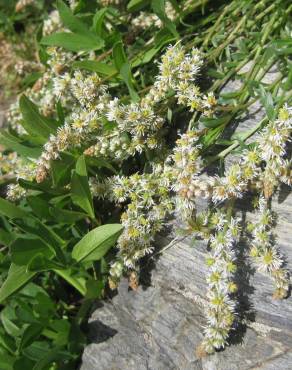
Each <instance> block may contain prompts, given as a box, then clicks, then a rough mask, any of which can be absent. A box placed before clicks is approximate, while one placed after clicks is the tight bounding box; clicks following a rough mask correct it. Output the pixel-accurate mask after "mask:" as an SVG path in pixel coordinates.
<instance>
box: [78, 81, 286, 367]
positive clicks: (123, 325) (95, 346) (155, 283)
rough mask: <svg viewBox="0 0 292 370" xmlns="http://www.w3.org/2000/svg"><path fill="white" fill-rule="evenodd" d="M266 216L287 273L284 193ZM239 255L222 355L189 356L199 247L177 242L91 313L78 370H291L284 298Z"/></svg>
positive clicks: (202, 272)
mask: <svg viewBox="0 0 292 370" xmlns="http://www.w3.org/2000/svg"><path fill="white" fill-rule="evenodd" d="M272 77H273V76H272ZM271 79H272V78H271ZM263 116H264V112H263V111H262V110H261V109H260V105H259V104H254V105H253V106H252V107H251V109H250V114H249V115H248V116H247V117H243V118H242V121H241V122H237V124H239V125H238V127H237V132H238V131H239V132H240V131H244V130H247V129H250V128H251V127H253V126H254V124H255V122H258V121H259V120H260V119H261V118H262V117H263ZM233 159H234V158H233ZM237 207H238V214H239V215H241V217H242V218H243V219H245V218H246V217H247V218H250V217H252V216H251V215H250V212H249V210H248V202H246V201H241V202H239V203H238V205H237ZM273 209H274V210H275V211H276V212H277V213H278V220H277V227H276V230H275V231H276V233H277V235H278V239H277V243H278V245H279V248H280V250H281V252H282V253H283V254H284V255H285V257H286V259H287V267H288V268H289V270H290V271H292V246H291V242H292V233H291V230H292V195H291V194H290V193H289V189H288V188H287V187H282V188H281V189H280V191H279V193H278V194H277V195H275V196H274V201H273ZM173 237H174V236H173V235H170V236H169V237H168V238H160V240H158V241H157V245H159V248H163V246H165V245H167V244H168V243H169V242H170V241H171V240H172V239H173ZM246 250H247V246H246V245H243V244H242V245H240V248H239V251H238V261H239V271H238V275H237V282H238V285H239V292H238V300H239V307H238V310H239V319H240V320H239V322H241V324H238V328H237V330H236V331H234V333H233V334H232V336H231V340H230V345H229V346H228V347H227V348H226V349H225V350H224V351H221V352H217V353H216V354H214V355H212V356H209V357H207V358H203V359H198V358H197V357H196V354H195V348H196V346H198V344H199V343H200V342H201V340H202V338H203V327H204V325H205V319H204V313H203V311H204V310H203V308H204V305H205V304H206V297H205V294H206V282H205V277H206V273H207V271H206V266H205V256H206V245H205V244H204V243H203V242H202V241H197V240H196V241H192V240H190V239H184V240H180V241H178V242H177V243H176V244H173V245H172V247H171V248H168V249H165V250H164V251H163V252H162V253H161V254H160V255H159V258H157V259H156V261H154V262H153V265H154V267H153V266H151V265H150V264H148V265H147V266H145V268H144V274H145V275H146V276H144V280H146V283H145V285H144V286H143V285H142V286H140V287H139V289H138V291H136V292H134V291H130V290H128V283H127V282H126V281H123V282H122V283H121V285H120V287H119V291H118V294H117V295H116V296H115V297H114V298H113V299H112V300H109V301H107V302H104V303H102V304H101V306H100V307H99V308H97V309H96V310H95V311H94V313H93V315H92V317H91V319H90V323H89V326H90V333H91V344H90V345H88V346H87V348H86V349H85V351H84V354H83V361H82V365H81V370H246V369H254V370H256V369H261V370H276V369H277V370H278V369H279V370H291V369H292V298H291V297H290V298H288V299H286V300H284V301H276V300H273V299H272V293H273V286H272V281H271V280H270V279H269V278H268V277H267V276H264V275H261V274H260V273H258V272H256V271H255V269H254V268H253V267H252V266H251V265H250V261H249V260H248V259H247V258H246ZM147 280H148V281H147Z"/></svg>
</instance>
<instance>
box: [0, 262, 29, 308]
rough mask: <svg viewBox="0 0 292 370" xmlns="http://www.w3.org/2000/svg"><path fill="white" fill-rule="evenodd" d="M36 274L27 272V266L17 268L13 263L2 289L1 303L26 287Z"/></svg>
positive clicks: (0, 293) (0, 292)
mask: <svg viewBox="0 0 292 370" xmlns="http://www.w3.org/2000/svg"><path fill="white" fill-rule="evenodd" d="M35 274H36V273H35V272H27V271H26V266H17V265H15V264H13V263H12V264H11V266H10V268H9V271H8V276H7V278H6V280H5V281H4V283H3V284H2V286H1V288H0V303H1V302H3V301H4V300H5V299H6V298H8V297H9V296H10V295H11V294H13V293H15V292H16V291H17V290H18V289H20V288H21V287H22V286H23V285H25V284H26V283H27V282H28V281H29V280H31V279H32V278H33V277H34V275H35Z"/></svg>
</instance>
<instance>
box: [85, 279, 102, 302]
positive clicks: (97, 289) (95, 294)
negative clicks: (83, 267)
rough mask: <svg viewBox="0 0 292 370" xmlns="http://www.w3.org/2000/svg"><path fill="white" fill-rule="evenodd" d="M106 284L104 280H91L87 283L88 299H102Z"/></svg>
mask: <svg viewBox="0 0 292 370" xmlns="http://www.w3.org/2000/svg"><path fill="white" fill-rule="evenodd" d="M103 288H104V283H103V281H102V280H94V279H89V280H87V282H86V298H87V299H97V298H100V297H101V293H102V290H103Z"/></svg>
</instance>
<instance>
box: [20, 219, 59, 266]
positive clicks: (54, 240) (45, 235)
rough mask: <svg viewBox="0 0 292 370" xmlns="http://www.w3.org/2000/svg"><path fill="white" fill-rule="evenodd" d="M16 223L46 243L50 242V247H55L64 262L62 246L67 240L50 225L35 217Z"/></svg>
mask: <svg viewBox="0 0 292 370" xmlns="http://www.w3.org/2000/svg"><path fill="white" fill-rule="evenodd" d="M28 221H29V222H28ZM32 221H33V223H32ZM15 223H16V224H17V225H18V227H19V228H20V229H21V230H23V231H25V232H26V233H29V234H32V235H35V236H38V237H39V238H40V239H42V240H43V242H44V243H46V244H49V245H50V247H52V248H53V249H54V251H55V254H56V257H57V258H58V260H59V261H61V262H62V263H63V262H64V260H65V259H64V254H63V252H62V249H61V247H63V246H64V244H65V241H64V240H63V239H61V238H60V237H59V236H58V235H57V234H56V233H55V232H54V231H53V230H52V228H51V227H50V226H47V225H45V224H44V223H42V222H41V221H39V220H38V219H36V218H33V220H26V219H22V220H21V221H15Z"/></svg>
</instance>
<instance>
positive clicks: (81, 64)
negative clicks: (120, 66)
mask: <svg viewBox="0 0 292 370" xmlns="http://www.w3.org/2000/svg"><path fill="white" fill-rule="evenodd" d="M72 67H73V68H75V69H86V70H87V71H92V72H97V73H99V74H101V75H105V76H111V75H114V74H115V73H117V69H116V68H115V67H114V66H111V65H108V64H105V63H101V62H98V61H96V60H81V61H77V62H74V63H73V64H72Z"/></svg>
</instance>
